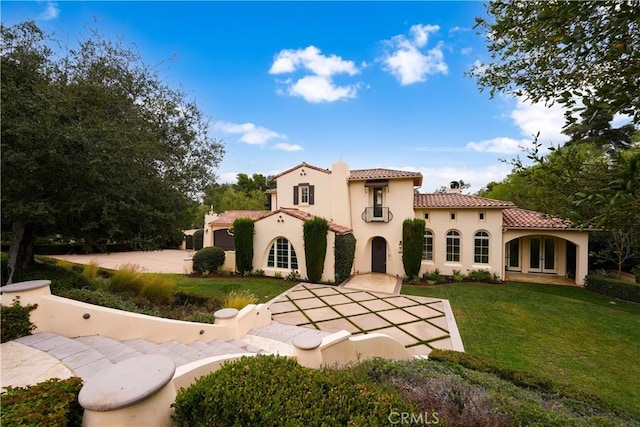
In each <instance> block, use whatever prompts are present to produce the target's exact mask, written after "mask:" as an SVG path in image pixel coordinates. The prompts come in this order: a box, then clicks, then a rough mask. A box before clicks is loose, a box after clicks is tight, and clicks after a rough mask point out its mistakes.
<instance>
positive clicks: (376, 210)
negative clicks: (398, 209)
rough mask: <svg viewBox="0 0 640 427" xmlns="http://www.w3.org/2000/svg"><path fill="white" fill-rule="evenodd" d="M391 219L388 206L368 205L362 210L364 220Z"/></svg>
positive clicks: (380, 220) (385, 220) (391, 215)
mask: <svg viewBox="0 0 640 427" xmlns="http://www.w3.org/2000/svg"><path fill="white" fill-rule="evenodd" d="M392 219H393V214H392V213H391V211H390V210H389V208H383V207H370V208H364V212H362V220H363V221H364V222H390V221H391V220H392Z"/></svg>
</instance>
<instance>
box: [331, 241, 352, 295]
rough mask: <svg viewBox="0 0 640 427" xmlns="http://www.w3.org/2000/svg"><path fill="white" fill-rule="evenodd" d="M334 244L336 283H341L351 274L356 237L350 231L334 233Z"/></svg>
mask: <svg viewBox="0 0 640 427" xmlns="http://www.w3.org/2000/svg"><path fill="white" fill-rule="evenodd" d="M335 245H336V248H335V254H334V256H335V264H334V268H335V275H336V283H342V282H344V281H345V280H347V279H348V278H349V276H350V275H351V269H352V268H353V258H354V256H355V254H356V238H355V237H354V236H353V234H351V233H349V234H341V235H336V243H335Z"/></svg>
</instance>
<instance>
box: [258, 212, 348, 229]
mask: <svg viewBox="0 0 640 427" xmlns="http://www.w3.org/2000/svg"><path fill="white" fill-rule="evenodd" d="M277 214H286V215H289V216H292V217H294V218H298V219H299V220H302V221H306V220H308V219H313V217H314V215H311V214H310V213H308V212H305V211H301V210H300V209H293V208H281V209H278V210H277V211H273V212H269V214H268V215H265V217H267V216H271V215H277ZM263 218H264V217H263ZM260 219H262V218H260ZM329 231H333V232H334V233H336V234H349V233H351V232H353V230H351V229H350V228H349V227H345V226H343V225H339V224H336V223H334V222H333V221H330V222H329Z"/></svg>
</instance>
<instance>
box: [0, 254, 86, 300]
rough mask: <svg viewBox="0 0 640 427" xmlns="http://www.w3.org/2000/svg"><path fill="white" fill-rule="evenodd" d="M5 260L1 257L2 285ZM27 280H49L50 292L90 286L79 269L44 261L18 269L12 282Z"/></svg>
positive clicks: (4, 280) (5, 276)
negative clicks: (72, 269) (68, 268)
mask: <svg viewBox="0 0 640 427" xmlns="http://www.w3.org/2000/svg"><path fill="white" fill-rule="evenodd" d="M6 272H7V261H6V258H3V259H2V274H1V276H2V285H3V286H4V285H5V284H6V280H7V274H6ZM27 280H51V292H53V293H56V292H58V291H60V290H63V289H80V288H90V287H92V284H91V283H90V282H89V281H88V280H87V279H86V278H85V277H84V276H82V274H81V271H80V272H78V271H75V270H74V271H70V270H67V269H64V268H61V267H58V266H56V265H55V264H53V263H51V262H49V261H46V262H41V261H37V262H36V263H35V264H34V265H33V266H31V267H30V268H29V269H28V270H19V271H16V273H15V274H14V276H13V283H18V282H24V281H27Z"/></svg>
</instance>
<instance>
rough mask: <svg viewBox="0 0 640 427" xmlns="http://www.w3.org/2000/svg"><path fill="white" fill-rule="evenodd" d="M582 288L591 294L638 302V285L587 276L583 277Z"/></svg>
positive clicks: (639, 292) (639, 287)
mask: <svg viewBox="0 0 640 427" xmlns="http://www.w3.org/2000/svg"><path fill="white" fill-rule="evenodd" d="M584 287H585V288H586V289H588V290H590V291H591V292H596V293H598V294H602V295H606V296H608V297H613V298H619V299H623V300H627V301H633V302H640V283H633V282H627V281H625V280H618V279H612V278H611V277H605V276H596V275H588V276H587V277H585V281H584Z"/></svg>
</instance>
